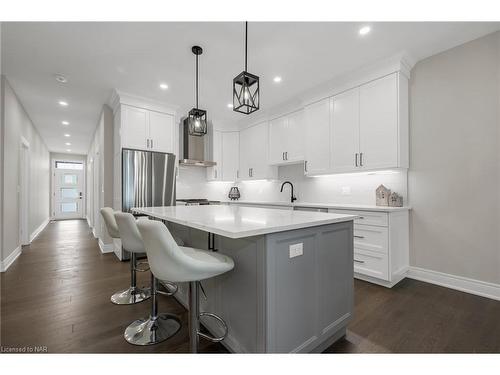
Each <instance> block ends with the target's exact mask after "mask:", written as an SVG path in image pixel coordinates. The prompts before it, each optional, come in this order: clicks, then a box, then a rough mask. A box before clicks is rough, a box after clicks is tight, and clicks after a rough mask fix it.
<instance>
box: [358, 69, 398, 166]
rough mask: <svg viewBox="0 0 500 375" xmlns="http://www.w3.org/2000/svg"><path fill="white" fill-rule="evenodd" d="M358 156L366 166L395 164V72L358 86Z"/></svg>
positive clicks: (396, 130) (396, 109)
mask: <svg viewBox="0 0 500 375" xmlns="http://www.w3.org/2000/svg"><path fill="white" fill-rule="evenodd" d="M359 94H360V98H359V104H360V112H359V116H360V118H359V124H360V150H359V151H360V153H361V154H360V155H361V157H362V160H361V166H362V168H365V169H379V168H392V167H397V166H398V88H397V74H396V73H394V74H391V75H389V76H386V77H384V78H380V79H377V80H375V81H373V82H370V83H368V84H366V85H363V86H361V87H360V93H359Z"/></svg>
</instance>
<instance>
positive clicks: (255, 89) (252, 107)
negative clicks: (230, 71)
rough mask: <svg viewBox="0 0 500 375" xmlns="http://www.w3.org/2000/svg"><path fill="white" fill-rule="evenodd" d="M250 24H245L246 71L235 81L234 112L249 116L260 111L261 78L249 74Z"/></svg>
mask: <svg viewBox="0 0 500 375" xmlns="http://www.w3.org/2000/svg"><path fill="white" fill-rule="evenodd" d="M247 44H248V22H245V70H244V71H242V72H241V73H240V74H238V75H237V76H236V77H235V78H234V79H233V111H236V112H240V113H244V114H246V115H249V114H250V113H253V112H255V111H257V110H258V109H259V96H260V94H259V77H258V76H256V75H255V74H252V73H248V72H247Z"/></svg>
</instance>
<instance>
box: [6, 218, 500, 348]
mask: <svg viewBox="0 0 500 375" xmlns="http://www.w3.org/2000/svg"><path fill="white" fill-rule="evenodd" d="M148 276H149V275H148V274H139V283H140V285H147V284H148V282H149V277H148ZM128 282H129V264H128V262H119V261H117V259H116V258H115V256H114V254H101V252H100V251H99V247H98V245H97V241H96V240H95V239H94V238H93V237H92V234H91V233H90V230H89V228H88V226H87V224H86V222H85V221H82V220H71V221H60V222H55V223H51V224H49V225H48V226H47V228H46V229H45V230H44V231H43V232H42V233H41V234H40V235H39V236H38V238H37V239H36V240H35V241H33V243H32V244H31V246H26V247H24V248H23V253H22V255H21V256H20V257H19V258H18V259H17V260H16V262H15V263H14V264H13V265H12V266H11V267H10V268H9V270H8V271H7V272H5V273H2V274H1V295H0V296H1V327H0V328H1V342H0V344H1V345H2V348H3V351H4V352H5V349H8V348H12V347H35V346H46V347H47V350H48V352H50V353H61V352H65V353H68V352H69V353H89V352H90V353H114V352H121V353H124V352H137V353H148V352H162V353H184V352H187V351H188V332H187V321H186V318H187V315H186V311H185V310H184V308H183V307H182V306H181V305H179V304H178V303H177V302H176V301H175V300H174V299H173V298H168V297H164V296H160V311H168V312H171V313H175V314H178V315H179V316H180V317H181V321H182V323H183V327H182V329H181V331H180V332H179V333H178V334H177V335H176V336H174V337H173V338H171V339H170V340H167V341H166V342H164V343H161V344H159V345H155V346H150V347H137V346H132V345H129V344H128V343H126V342H125V340H124V339H123V331H124V329H125V327H126V326H127V325H128V324H129V323H130V322H131V321H133V320H135V319H137V318H139V317H142V316H147V315H148V312H149V307H150V305H149V303H148V302H144V303H140V304H137V305H133V306H116V305H113V304H112V303H111V302H109V297H110V296H111V294H113V292H115V291H117V290H119V289H121V288H124V287H125V286H127V283H128ZM201 351H202V352H207V353H214V352H223V353H225V352H226V350H225V349H224V347H223V346H222V345H221V344H212V343H207V342H205V341H204V340H202V341H201ZM327 352H329V353H334V352H343V353H345V352H347V353H350V352H357V353H372V352H394V353H413V352H414V353H422V352H424V353H432V352H461V353H471V352H496V353H499V352H500V302H498V301H493V300H489V299H486V298H481V297H477V296H473V295H469V294H466V293H461V292H457V291H454V290H450V289H446V288H442V287H438V286H434V285H430V284H426V283H422V282H418V281H414V280H404V281H402V282H401V283H399V284H398V285H397V286H396V287H394V288H393V289H386V288H383V287H379V286H376V285H373V284H369V283H365V282H362V281H357V280H356V281H355V313H354V319H353V321H352V322H351V324H350V326H349V329H348V333H347V336H346V338H345V339H343V340H340V341H339V342H337V343H336V344H334V345H332V346H331V347H330V348H329V349H328V350H327Z"/></svg>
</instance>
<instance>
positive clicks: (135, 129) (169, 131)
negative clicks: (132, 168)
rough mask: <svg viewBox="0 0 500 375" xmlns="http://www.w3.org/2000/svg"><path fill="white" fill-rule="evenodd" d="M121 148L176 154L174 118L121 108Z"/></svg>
mask: <svg viewBox="0 0 500 375" xmlns="http://www.w3.org/2000/svg"><path fill="white" fill-rule="evenodd" d="M120 136H121V147H124V148H132V149H138V150H146V151H158V152H171V153H175V146H174V140H175V128H174V116H173V115H172V114H168V113H161V112H156V111H150V110H147V109H143V108H137V107H132V106H128V105H122V106H121V129H120Z"/></svg>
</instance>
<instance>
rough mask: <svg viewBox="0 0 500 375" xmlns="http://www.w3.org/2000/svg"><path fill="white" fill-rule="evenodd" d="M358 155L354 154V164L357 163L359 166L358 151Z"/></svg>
mask: <svg viewBox="0 0 500 375" xmlns="http://www.w3.org/2000/svg"><path fill="white" fill-rule="evenodd" d="M355 155H356V156H354V164H356V167H357V166H358V153H357V152H356V154H355Z"/></svg>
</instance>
